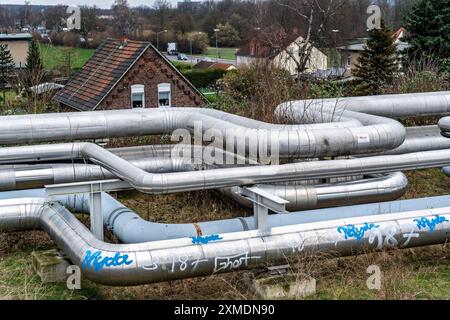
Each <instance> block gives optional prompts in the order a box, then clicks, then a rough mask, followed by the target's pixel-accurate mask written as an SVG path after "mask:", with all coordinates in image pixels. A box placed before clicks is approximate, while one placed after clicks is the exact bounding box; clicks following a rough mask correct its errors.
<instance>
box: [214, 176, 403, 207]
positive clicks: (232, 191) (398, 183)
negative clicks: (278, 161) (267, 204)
mask: <svg viewBox="0 0 450 320" xmlns="http://www.w3.org/2000/svg"><path fill="white" fill-rule="evenodd" d="M257 187H258V188H259V189H262V190H264V191H266V192H268V193H270V194H273V195H276V196H277V197H280V198H282V199H284V200H287V201H289V203H288V204H287V205H286V209H287V210H288V211H298V210H309V209H315V208H326V207H336V206H342V205H353V204H362V203H370V202H381V201H389V200H395V199H398V198H400V197H402V196H403V195H404V194H405V192H406V190H407V187H408V179H407V178H406V176H405V175H404V174H403V173H401V172H396V173H392V174H387V175H385V176H381V177H378V176H377V177H371V178H366V179H363V180H356V181H350V182H344V183H333V184H321V185H285V184H279V185H264V184H261V185H257ZM223 192H224V193H225V194H226V195H228V196H230V197H231V198H233V199H234V200H236V201H237V202H238V203H240V204H241V205H244V206H246V207H249V208H251V207H253V203H252V202H251V201H250V200H248V199H247V198H245V197H244V196H242V195H240V194H239V192H238V187H232V188H228V189H223Z"/></svg>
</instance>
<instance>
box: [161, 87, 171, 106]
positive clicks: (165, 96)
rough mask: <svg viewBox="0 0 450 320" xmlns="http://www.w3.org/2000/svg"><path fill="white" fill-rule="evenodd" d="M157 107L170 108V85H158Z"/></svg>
mask: <svg viewBox="0 0 450 320" xmlns="http://www.w3.org/2000/svg"><path fill="white" fill-rule="evenodd" d="M158 106H159V107H160V108H161V107H162V108H164V107H171V106H172V98H171V92H170V83H160V84H158Z"/></svg>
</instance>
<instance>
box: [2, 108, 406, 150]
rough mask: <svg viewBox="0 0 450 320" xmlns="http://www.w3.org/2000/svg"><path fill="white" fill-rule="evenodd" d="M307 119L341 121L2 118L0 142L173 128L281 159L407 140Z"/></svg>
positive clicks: (391, 126)
mask: <svg viewBox="0 0 450 320" xmlns="http://www.w3.org/2000/svg"><path fill="white" fill-rule="evenodd" d="M205 110H206V111H205ZM213 115H214V116H213ZM306 118H307V119H309V120H310V121H316V120H315V119H320V120H318V121H344V122H343V123H337V124H336V123H317V124H310V125H270V124H264V123H260V122H258V121H254V120H250V119H246V118H242V117H238V116H234V115H229V114H226V113H223V112H219V111H217V110H209V109H201V108H199V109H195V108H179V109H177V108H171V109H158V108H156V109H142V110H137V109H136V110H114V111H97V112H94V113H92V112H77V113H60V114H40V115H23V116H4V117H0V143H3V144H8V143H9V144H11V143H30V142H43V141H55V140H75V139H87V138H88V139H95V138H108V137H125V136H133V135H147V134H170V133H173V132H174V131H175V130H176V129H186V130H188V131H191V132H193V131H198V132H200V133H202V134H203V136H204V137H206V136H209V135H213V136H220V137H223V138H225V139H226V144H227V146H229V145H230V144H231V145H233V146H234V148H235V150H241V149H242V148H243V149H245V150H248V149H249V148H250V146H252V145H253V144H254V145H256V146H259V145H266V147H267V149H268V150H275V152H277V153H279V154H280V155H281V156H297V157H322V156H337V155H348V154H359V153H364V152H369V151H371V150H378V151H382V150H389V149H393V148H396V147H398V146H399V145H400V144H401V143H402V142H403V140H404V138H405V130H404V128H403V126H402V125H401V124H400V123H398V122H396V121H394V120H391V119H385V118H381V117H377V116H372V115H367V114H362V113H357V112H349V111H342V112H340V113H336V112H334V110H328V109H324V108H320V109H311V110H308V112H307V114H306ZM304 119H305V116H304V117H303V120H304ZM347 119H351V120H347ZM360 119H361V120H362V121H364V124H361V120H360ZM355 123H359V125H357V126H356V125H355ZM179 133H180V134H181V132H179Z"/></svg>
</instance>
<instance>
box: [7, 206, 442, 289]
mask: <svg viewBox="0 0 450 320" xmlns="http://www.w3.org/2000/svg"><path fill="white" fill-rule="evenodd" d="M0 212H1V215H0V230H2V231H12V230H34V229H35V228H38V227H40V228H42V229H43V230H45V231H46V232H47V233H48V234H49V235H50V237H51V238H52V239H53V240H54V241H55V243H56V244H57V245H58V247H59V248H61V249H62V250H63V251H64V252H65V253H66V254H67V255H68V257H69V258H70V259H71V261H72V262H73V263H74V264H76V265H78V266H80V267H81V269H82V272H83V275H84V276H85V277H86V278H87V279H89V280H91V281H94V282H98V283H102V284H106V285H122V286H124V285H139V284H145V283H154V282H161V281H170V280H175V279H182V278H188V277H195V276H206V275H210V274H218V273H222V272H230V271H236V270H239V269H246V268H251V267H253V266H256V265H261V264H265V263H267V262H271V261H279V260H285V259H286V258H288V257H290V256H294V255H298V254H302V253H305V252H308V253H311V252H327V253H330V254H336V255H350V254H355V253H362V252H366V251H369V250H376V249H378V250H381V249H384V248H393V247H401V248H408V247H415V246H423V245H432V244H439V243H445V242H446V241H448V238H449V234H450V208H449V207H446V208H436V209H431V210H427V211H413V212H404V213H397V214H386V215H379V216H365V217H362V218H349V219H341V220H332V221H324V222H318V223H313V224H302V225H290V226H285V227H277V228H271V229H270V230H267V231H266V232H261V231H259V230H255V231H246V232H239V233H226V234H217V235H210V237H208V236H204V237H199V238H194V239H192V238H181V239H176V240H166V241H155V242H146V243H139V244H109V243H105V242H101V241H99V240H97V239H96V238H95V237H94V236H93V235H92V234H91V233H90V231H89V230H88V229H87V228H86V227H85V226H84V225H83V224H81V223H80V221H78V220H77V219H76V218H75V217H74V216H73V215H72V214H71V213H70V212H68V211H67V210H66V209H65V208H64V207H62V206H61V205H59V204H58V203H49V202H47V201H46V200H45V199H33V198H29V199H12V200H3V201H0Z"/></svg>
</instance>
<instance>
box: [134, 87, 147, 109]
mask: <svg viewBox="0 0 450 320" xmlns="http://www.w3.org/2000/svg"><path fill="white" fill-rule="evenodd" d="M131 108H132V109H134V108H145V92H144V85H143V84H134V85H132V86H131Z"/></svg>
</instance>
